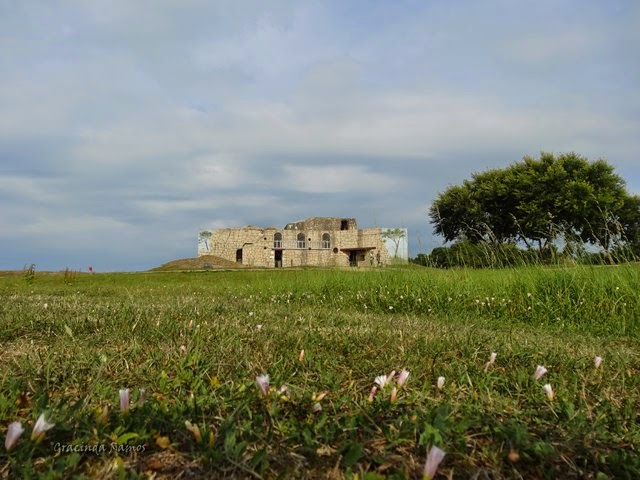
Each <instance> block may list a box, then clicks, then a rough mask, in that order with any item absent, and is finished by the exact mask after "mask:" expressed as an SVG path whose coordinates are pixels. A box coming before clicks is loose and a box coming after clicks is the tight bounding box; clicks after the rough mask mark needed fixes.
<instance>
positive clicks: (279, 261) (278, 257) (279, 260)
mask: <svg viewBox="0 0 640 480" xmlns="http://www.w3.org/2000/svg"><path fill="white" fill-rule="evenodd" d="M275 259H276V268H282V250H276V251H275Z"/></svg>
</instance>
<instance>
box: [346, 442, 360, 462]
mask: <svg viewBox="0 0 640 480" xmlns="http://www.w3.org/2000/svg"><path fill="white" fill-rule="evenodd" d="M363 449H364V445H362V444H361V443H352V444H351V445H349V447H348V448H347V451H346V452H345V454H344V464H345V465H346V466H347V467H351V466H352V465H355V464H356V463H357V462H358V460H360V457H362V450H363Z"/></svg>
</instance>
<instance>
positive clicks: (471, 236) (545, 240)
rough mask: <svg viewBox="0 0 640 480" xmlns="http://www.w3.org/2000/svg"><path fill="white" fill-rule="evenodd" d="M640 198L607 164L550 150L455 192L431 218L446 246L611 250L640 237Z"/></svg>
mask: <svg viewBox="0 0 640 480" xmlns="http://www.w3.org/2000/svg"><path fill="white" fill-rule="evenodd" d="M637 198H638V197H633V196H631V195H629V193H628V192H627V191H626V188H625V183H624V180H623V179H622V178H621V177H619V176H618V175H616V174H615V173H614V169H613V167H612V166H611V165H609V164H608V163H607V162H606V161H604V160H597V161H595V162H590V161H588V160H587V159H586V158H584V157H582V156H580V155H577V154H575V153H568V154H562V155H558V156H555V155H553V154H551V153H542V154H541V155H540V158H538V159H534V158H531V157H524V159H523V160H522V161H521V162H518V163H514V164H512V165H510V166H509V167H507V168H505V169H493V170H488V171H485V172H482V173H475V174H473V175H472V177H471V180H465V181H464V182H463V183H462V185H454V186H452V187H449V188H448V189H447V190H445V191H444V192H442V193H441V194H440V195H439V196H438V198H437V199H436V200H435V201H434V202H433V204H432V206H431V208H430V211H429V216H430V219H431V223H432V224H433V225H434V232H435V233H436V234H438V235H442V236H443V237H444V239H445V241H468V242H471V243H482V242H486V243H491V244H495V245H502V244H511V243H518V242H523V243H524V244H525V245H526V246H527V247H528V248H530V249H537V250H538V252H539V253H542V254H543V253H544V252H548V253H552V252H553V251H554V249H553V248H552V247H553V244H554V243H555V242H556V241H557V240H562V241H564V242H566V243H569V244H571V245H572V248H573V247H575V246H576V245H577V244H578V243H582V244H586V243H589V244H592V245H596V246H598V247H601V248H602V249H603V250H604V251H605V252H609V251H610V250H611V249H612V248H614V247H616V246H618V245H620V244H621V243H625V242H627V243H633V242H634V241H635V240H634V239H636V240H637V239H638V237H640V233H639V232H640V201H639V200H637ZM574 250H575V249H574Z"/></svg>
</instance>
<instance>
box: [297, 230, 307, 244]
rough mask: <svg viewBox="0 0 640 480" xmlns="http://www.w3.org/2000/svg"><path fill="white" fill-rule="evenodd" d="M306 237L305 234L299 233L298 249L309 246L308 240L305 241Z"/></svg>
mask: <svg viewBox="0 0 640 480" xmlns="http://www.w3.org/2000/svg"><path fill="white" fill-rule="evenodd" d="M304 237H305V235H304V233H299V234H298V237H297V238H298V248H304V247H305V246H306V244H307V242H306V240H305V239H304Z"/></svg>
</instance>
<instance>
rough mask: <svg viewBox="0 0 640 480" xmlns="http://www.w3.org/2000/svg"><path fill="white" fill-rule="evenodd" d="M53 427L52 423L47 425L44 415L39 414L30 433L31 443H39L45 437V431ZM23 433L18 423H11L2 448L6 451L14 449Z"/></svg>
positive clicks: (22, 428)
mask: <svg viewBox="0 0 640 480" xmlns="http://www.w3.org/2000/svg"><path fill="white" fill-rule="evenodd" d="M53 427H55V424H54V423H49V422H48V421H47V420H46V418H45V415H44V413H42V414H40V416H39V417H38V420H36V423H35V425H34V426H33V430H32V431H31V441H32V442H36V443H40V442H41V441H42V439H43V438H44V436H45V433H46V432H47V430H51V429H52V428H53ZM23 433H24V427H23V426H22V423H20V422H12V423H10V424H9V428H8V429H7V437H6V438H5V440H4V447H5V448H6V449H7V451H9V450H11V449H12V448H13V447H15V446H16V445H17V443H18V440H19V439H20V436H21V435H22V434H23Z"/></svg>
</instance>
